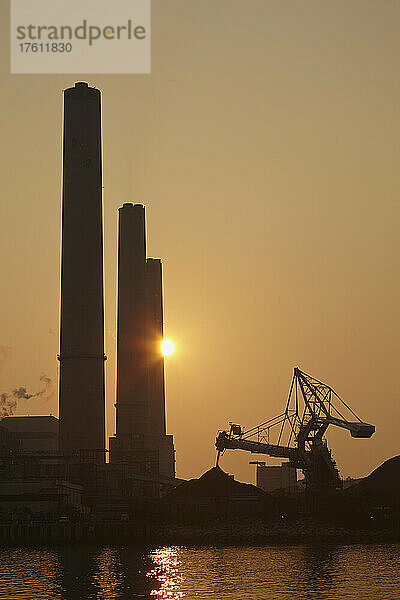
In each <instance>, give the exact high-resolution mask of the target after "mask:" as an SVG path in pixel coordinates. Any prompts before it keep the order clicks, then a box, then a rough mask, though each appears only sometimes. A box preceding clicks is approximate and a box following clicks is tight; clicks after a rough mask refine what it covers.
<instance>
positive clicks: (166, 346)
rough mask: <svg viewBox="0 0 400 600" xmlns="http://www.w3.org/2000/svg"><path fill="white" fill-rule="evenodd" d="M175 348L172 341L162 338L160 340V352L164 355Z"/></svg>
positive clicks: (170, 352)
mask: <svg viewBox="0 0 400 600" xmlns="http://www.w3.org/2000/svg"><path fill="white" fill-rule="evenodd" d="M174 350H175V346H174V343H173V342H171V340H163V341H162V342H161V352H162V353H163V355H164V356H170V355H171V354H172V353H173V352H174Z"/></svg>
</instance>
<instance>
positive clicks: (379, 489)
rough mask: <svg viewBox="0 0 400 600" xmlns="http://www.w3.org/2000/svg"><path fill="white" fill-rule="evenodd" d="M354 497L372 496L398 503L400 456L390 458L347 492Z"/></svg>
mask: <svg viewBox="0 0 400 600" xmlns="http://www.w3.org/2000/svg"><path fill="white" fill-rule="evenodd" d="M345 493H346V494H348V495H349V496H352V497H354V498H371V499H374V500H380V501H385V502H386V503H389V504H391V505H392V504H393V503H396V502H397V503H398V501H399V498H400V456H394V457H393V458H389V459H388V460H386V461H385V462H384V463H383V464H382V465H380V466H379V467H378V468H377V469H375V470H374V471H372V473H371V474H370V475H368V477H365V479H363V480H362V481H360V482H359V483H357V484H356V485H353V486H352V487H350V488H348V489H347V490H346V492H345Z"/></svg>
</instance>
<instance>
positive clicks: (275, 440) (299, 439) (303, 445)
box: [215, 367, 375, 487]
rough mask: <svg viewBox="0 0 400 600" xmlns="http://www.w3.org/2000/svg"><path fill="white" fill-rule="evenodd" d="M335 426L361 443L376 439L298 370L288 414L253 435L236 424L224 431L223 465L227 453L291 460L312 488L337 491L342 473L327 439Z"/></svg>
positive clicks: (221, 444)
mask: <svg viewBox="0 0 400 600" xmlns="http://www.w3.org/2000/svg"><path fill="white" fill-rule="evenodd" d="M329 425H333V426H335V427H339V428H341V429H346V430H348V431H349V432H350V434H351V436H352V437H356V438H370V437H371V436H372V435H373V433H374V432H375V427H374V426H373V425H370V424H369V423H365V422H363V421H362V420H361V419H360V418H359V417H358V416H357V414H356V413H355V412H354V411H353V410H352V408H350V406H349V405H348V404H346V402H345V401H344V400H342V398H340V396H339V395H338V394H337V393H336V392H335V391H334V390H333V388H331V387H330V386H328V385H327V384H325V383H323V382H322V381H319V380H318V379H315V377H312V376H311V375H307V373H304V372H303V371H301V370H300V369H298V368H297V367H296V368H295V369H294V373H293V378H292V381H291V385H290V389H289V395H288V399H287V402H286V407H285V410H284V412H283V413H281V414H280V415H278V416H276V417H274V418H272V419H269V420H267V421H264V422H263V423H261V424H259V425H257V426H255V427H252V428H251V429H248V430H247V431H243V430H242V428H241V426H240V425H235V424H233V423H231V424H230V430H229V432H227V431H220V432H219V433H218V436H217V440H216V444H215V445H216V448H217V450H218V457H217V462H218V459H219V456H220V454H221V453H222V452H224V450H227V449H240V450H247V451H249V452H252V453H255V454H267V455H269V456H273V457H276V458H288V459H289V463H290V464H291V465H292V466H293V467H296V468H300V469H302V470H303V472H304V474H305V477H306V481H307V483H308V484H310V485H320V486H322V487H324V486H335V487H337V486H338V485H339V482H340V478H339V473H338V470H337V468H336V463H335V461H334V460H333V459H332V456H331V452H330V451H329V450H328V448H327V445H326V441H325V440H324V438H323V436H324V435H325V433H326V430H327V428H328V427H329Z"/></svg>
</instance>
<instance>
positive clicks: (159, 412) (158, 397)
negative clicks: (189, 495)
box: [146, 258, 166, 436]
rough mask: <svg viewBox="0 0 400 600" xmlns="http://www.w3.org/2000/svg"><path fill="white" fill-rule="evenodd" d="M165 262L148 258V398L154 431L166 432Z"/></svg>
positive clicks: (163, 433)
mask: <svg viewBox="0 0 400 600" xmlns="http://www.w3.org/2000/svg"><path fill="white" fill-rule="evenodd" d="M163 320H164V319H163V295H162V264H161V260H160V259H156V258H148V259H147V262H146V326H147V340H148V398H149V411H150V423H151V428H152V431H151V433H152V434H153V435H159V436H162V435H165V433H166V429H165V382H164V357H163V355H162V353H161V342H162V340H163V337H164V324H163Z"/></svg>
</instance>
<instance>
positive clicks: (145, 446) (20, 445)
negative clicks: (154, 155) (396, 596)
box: [0, 82, 178, 514]
mask: <svg viewBox="0 0 400 600" xmlns="http://www.w3.org/2000/svg"><path fill="white" fill-rule="evenodd" d="M102 213H103V202H102V152H101V93H100V91H99V90H98V89H96V88H92V87H89V86H88V84H87V83H84V82H78V83H76V84H75V86H74V87H72V88H69V89H66V90H65V91H64V137H63V198H62V248H61V318H60V353H59V355H58V360H59V361H60V385H59V423H58V427H57V420H56V419H55V417H29V416H25V417H18V416H12V415H10V416H8V417H7V418H6V419H4V420H3V421H2V422H1V425H0V453H1V455H2V458H3V459H4V460H3V462H2V473H0V476H1V475H3V479H4V478H5V479H6V480H9V481H10V482H12V481H14V482H15V480H16V479H18V481H19V482H20V486H19V490H20V492H21V501H23V496H24V479H25V478H26V477H28V478H30V480H32V477H33V478H36V480H37V481H38V482H39V483H38V488H37V489H38V490H39V491H37V497H38V498H40V497H41V493H40V489H41V488H40V480H42V481H43V482H46V486H45V487H46V490H48V489H49V484H48V482H49V480H51V479H52V478H53V479H54V481H58V482H60V481H62V482H63V485H62V486H60V485H58V484H57V485H55V486H53V487H54V489H62V494H63V499H64V501H65V498H66V497H67V496H68V494H66V492H65V490H66V489H69V488H68V486H70V487H71V490H72V491H73V492H74V494H73V495H74V498H75V499H76V497H77V494H76V491H77V490H78V492H79V493H80V496H79V497H81V498H82V503H83V505H84V506H85V509H86V508H87V507H88V508H89V509H91V510H92V511H93V512H98V513H102V514H112V513H118V512H119V513H121V512H124V511H127V510H129V509H130V508H132V502H133V503H134V502H135V500H143V499H145V498H157V497H160V495H162V494H163V493H164V492H165V491H167V490H168V489H171V488H173V487H175V486H176V485H177V483H178V480H176V478H175V450H174V444H173V436H172V435H167V433H166V416H165V379H164V357H163V355H162V352H161V342H162V340H163V297H162V296H163V292H162V290H163V286H162V264H161V260H159V259H153V258H148V257H147V255H146V225H145V208H144V206H143V205H142V204H130V203H126V204H124V205H123V206H122V207H121V208H120V209H119V239H118V319H117V323H118V325H117V389H116V404H115V407H116V433H115V435H113V436H111V437H110V438H109V460H107V448H106V443H105V441H106V440H105V386H104V378H105V361H106V356H105V354H104V282H103V223H102ZM58 428H59V435H57V434H58V432H57V429H58ZM54 436H56V438H57V437H58V438H59V443H58V448H57V439H55V437H54ZM10 485H11V483H10ZM27 485H28V484H27ZM77 486H78V487H77ZM31 487H32V486H31V485H30V484H29V485H28V488H29V490H31ZM14 488H15V486H11V488H10V489H12V491H13V498H14V501H15V494H14ZM28 488H27V490H28ZM4 489H5V488H4V486H3V495H4ZM29 493H31V492H29ZM54 493H56V492H54ZM60 493H61V492H60ZM78 495H79V494H78ZM2 499H3V500H4V498H2ZM42 499H43V498H42ZM74 508H76V506H74Z"/></svg>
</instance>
